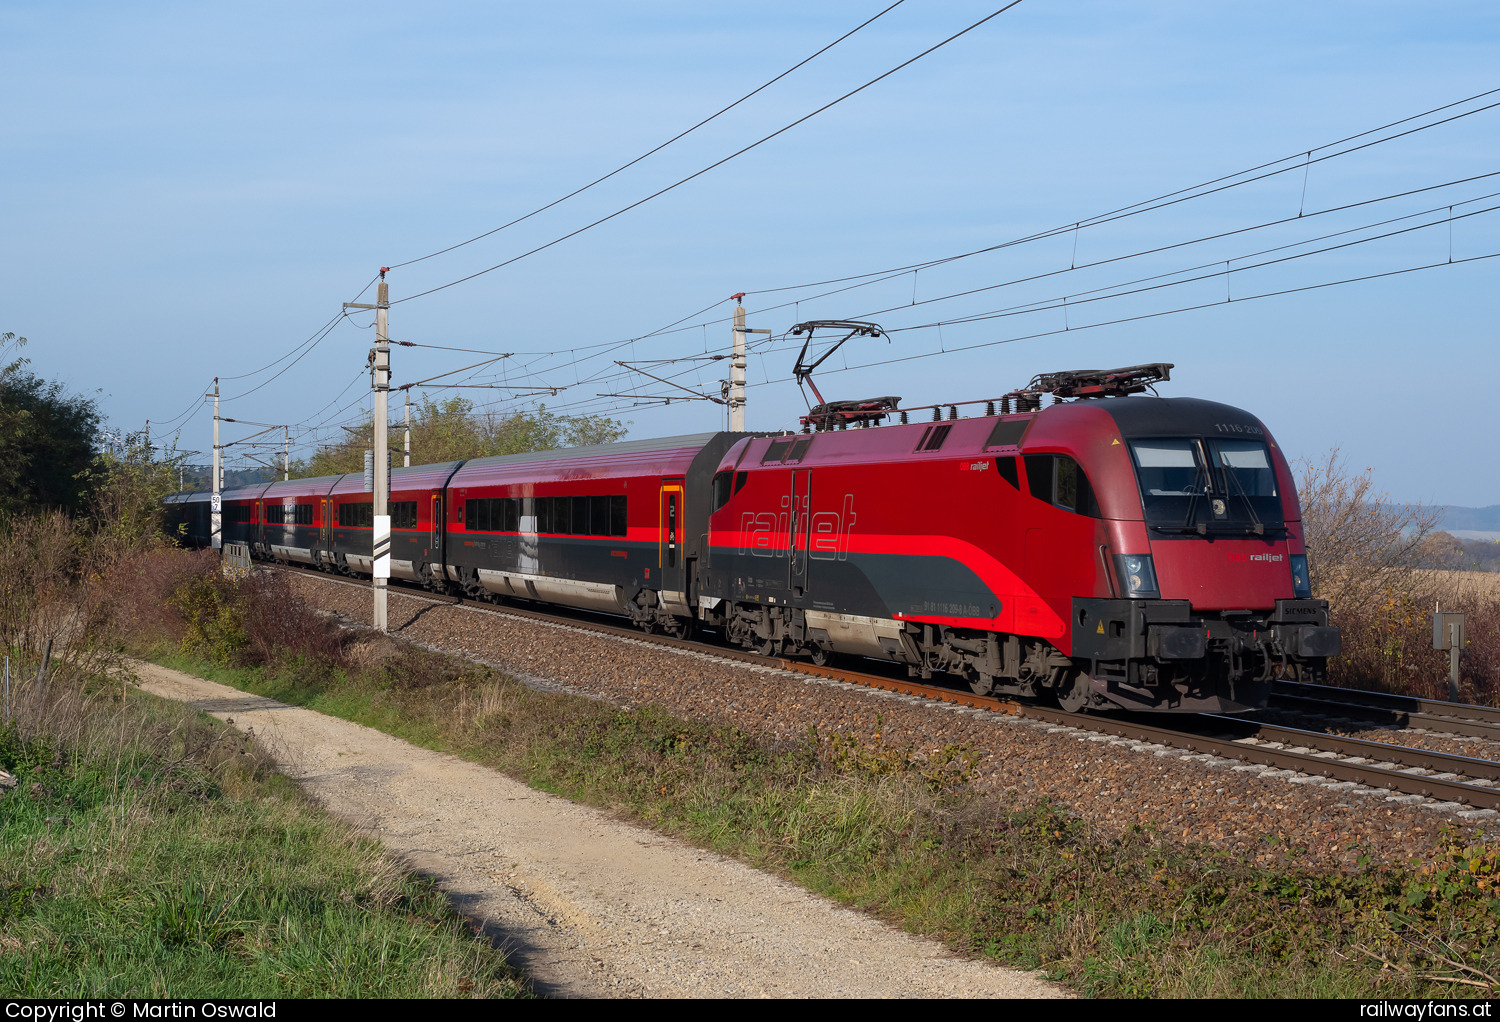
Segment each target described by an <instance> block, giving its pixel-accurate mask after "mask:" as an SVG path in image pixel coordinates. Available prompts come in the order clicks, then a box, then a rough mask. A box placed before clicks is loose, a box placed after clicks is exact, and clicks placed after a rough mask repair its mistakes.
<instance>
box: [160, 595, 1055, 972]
mask: <svg viewBox="0 0 1500 1022" xmlns="http://www.w3.org/2000/svg"><path fill="white" fill-rule="evenodd" d="M398 601H399V598H398V597H394V596H393V597H392V601H391V602H392V603H393V604H395V603H397V602H398ZM136 670H137V674H138V675H139V677H140V679H141V686H142V688H144V689H145V690H146V691H148V692H151V693H153V694H156V695H160V696H165V697H167V698H172V699H179V700H183V701H185V702H188V703H190V704H191V705H193V706H195V707H197V708H199V709H202V710H206V711H208V712H210V713H212V714H213V715H214V716H216V717H219V718H221V719H225V720H227V721H228V722H229V723H232V724H234V725H235V726H236V727H239V728H242V729H246V730H252V729H253V730H254V732H255V735H256V736H257V738H258V739H260V741H261V742H262V743H263V744H264V745H265V746H266V748H267V749H269V750H270V751H271V753H272V754H273V755H274V756H275V757H276V759H277V761H278V762H279V764H280V766H281V768H282V769H283V770H284V771H285V772H286V773H287V774H288V775H289V776H291V777H293V778H295V779H296V780H297V781H299V782H300V783H301V784H302V785H303V787H304V788H305V789H306V790H307V791H308V792H310V793H311V794H312V795H313V796H314V797H316V798H317V799H319V800H320V801H321V802H322V803H323V804H324V805H326V806H327V807H328V808H329V809H331V810H332V811H334V812H336V813H337V814H339V815H341V816H343V817H344V818H346V819H348V820H351V821H353V822H355V823H356V824H358V825H361V826H365V827H368V828H370V829H371V830H372V831H373V832H374V833H375V834H376V835H377V836H378V837H379V838H380V840H381V841H383V842H384V843H385V844H386V846H387V847H389V848H391V849H392V850H394V851H396V852H397V853H399V854H402V855H404V856H405V857H406V858H407V859H408V861H410V862H411V863H412V864H413V865H414V866H415V867H416V868H418V869H421V870H423V871H425V872H428V873H430V874H432V875H433V876H435V877H436V878H437V879H438V880H439V882H440V883H441V884H442V885H443V887H444V888H445V889H446V890H447V891H449V892H450V894H451V895H452V896H453V898H454V900H455V902H456V903H457V905H458V907H459V909H460V910H461V911H463V912H464V913H465V914H466V915H468V916H470V917H471V918H474V919H479V920H484V921H485V922H486V924H487V929H488V930H489V931H490V932H491V933H492V934H494V935H496V936H498V937H501V938H503V939H504V940H505V941H507V943H508V945H509V947H510V948H511V949H512V954H513V958H514V960H515V961H516V963H517V964H518V965H520V966H521V967H522V968H524V969H525V970H526V971H527V973H528V974H529V975H530V976H531V977H532V980H533V982H534V983H535V985H536V987H537V989H538V990H539V992H542V993H547V994H554V995H561V996H584V997H588V996H593V997H598V996H627V997H629V996H649V997H744V996H750V997H1057V996H1062V994H1061V992H1060V991H1059V990H1058V988H1057V987H1055V986H1053V985H1052V984H1049V983H1047V982H1045V981H1044V980H1042V979H1040V978H1039V977H1037V976H1036V975H1033V974H1029V973H1022V972H1016V971H1013V970H1009V969H1001V968H997V967H995V966H991V965H989V964H986V963H984V962H977V961H967V960H963V959H958V958H954V957H952V956H951V955H950V954H949V953H948V952H947V951H946V950H945V949H944V948H943V947H941V946H940V945H938V944H936V943H933V942H931V941H927V940H923V939H920V938H916V937H912V936H910V935H908V934H904V933H900V932H898V931H896V930H893V929H891V928H890V927H888V926H886V925H885V924H883V923H880V922H878V921H876V920H874V919H871V918H870V917H868V916H865V915H862V914H859V913H856V912H851V911H849V910H847V909H841V908H838V907H836V906H834V905H832V904H831V903H829V902H827V901H824V900H822V899H820V898H817V897H815V896H813V895H811V894H809V893H807V892H806V891H804V890H802V889H801V888H799V887H796V886H794V885H792V884H789V883H786V882H785V881H782V880H778V879H776V878H774V877H771V876H769V875H767V874H765V873H761V872H759V871H757V870H754V869H751V868H750V867H748V866H745V865H743V864H741V863H738V862H735V861H733V860H731V859H726V858H724V857H722V856H718V855H713V854H710V853H707V852H702V851H699V850H698V849H695V848H690V847H688V846H686V845H684V844H681V843H680V842H677V841H674V840H671V839H669V838H664V837H662V836H660V835H658V834H655V833H652V832H651V831H648V830H644V829H641V828H639V827H635V826H631V825H629V824H625V823H622V822H620V821H619V820H617V819H614V818H612V817H611V816H609V815H608V814H607V813H604V812H600V811H598V810H595V809H591V808H587V807H584V806H579V805H575V804H573V803H571V802H567V801H565V800H563V799H559V798H554V797H552V796H550V795H545V794H542V793H539V792H536V791H533V790H532V789H530V788H527V787H525V786H524V785H522V784H520V783H519V782H516V781H513V780H511V779H510V778H508V777H506V776H504V775H503V774H499V773H496V772H495V771H493V770H489V769H486V768H484V767H480V766H476V765H474V764H472V763H466V762H464V761H463V760H460V759H456V758H455V757H452V756H447V755H443V754H440V753H435V752H430V751H428V750H425V749H420V748H417V747H415V746H413V745H410V744H408V743H406V742H403V741H401V740H399V739H396V738H392V737H390V736H389V735H386V734H383V733H382V732H379V731H375V730H372V729H371V728H367V727H363V726H361V725H359V724H352V723H350V722H348V721H343V720H338V719H336V718H333V717H327V716H324V715H323V714H319V713H314V712H313V711H311V710H305V709H301V708H298V707H292V706H287V705H285V704H282V703H278V702H275V701H273V700H270V699H265V698H262V697H260V696H255V695H250V694H248V693H245V692H240V691H237V690H236V689H232V688H229V687H227V686H224V685H219V684H216V683H214V682H211V681H204V680H203V679H201V678H196V677H193V676H192V675H188V674H183V673H181V672H179V671H173V670H169V669H167V668H164V667H158V666H156V665H154V664H139V665H137V668H136Z"/></svg>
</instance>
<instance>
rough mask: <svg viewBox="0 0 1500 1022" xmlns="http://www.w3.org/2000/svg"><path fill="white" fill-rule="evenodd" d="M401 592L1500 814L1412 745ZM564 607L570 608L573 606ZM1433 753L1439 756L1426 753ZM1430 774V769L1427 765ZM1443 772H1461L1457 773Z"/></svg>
mask: <svg viewBox="0 0 1500 1022" xmlns="http://www.w3.org/2000/svg"><path fill="white" fill-rule="evenodd" d="M276 567H278V568H282V569H287V568H292V569H294V570H296V571H298V572H301V573H305V574H308V575H311V576H313V577H321V578H324V579H325V580H327V581H331V582H335V583H338V584H343V585H352V586H357V587H360V588H363V585H362V584H361V583H359V582H355V581H351V580H346V579H343V578H339V577H338V576H333V575H329V574H328V573H326V572H320V571H316V570H315V569H312V568H310V567H304V566H302V565H277V566H276ZM391 581H392V582H393V583H394V582H397V581H398V580H396V579H392V580H391ZM400 588H401V589H402V590H403V591H404V592H405V594H406V595H410V596H413V597H416V598H418V599H426V600H430V601H431V602H433V603H443V604H448V605H451V606H465V607H470V608H472V609H475V610H480V611H484V612H487V613H492V614H496V615H501V616H504V615H510V616H513V617H518V618H522V619H526V620H533V621H538V622H543V623H546V624H552V625H562V626H565V627H569V628H578V629H581V630H583V631H592V632H598V633H601V634H605V635H612V636H617V637H620V638H626V639H633V640H636V641H639V642H646V643H649V644H652V645H658V646H664V647H667V648H672V649H679V650H682V651H685V652H691V653H695V654H698V655H699V656H704V655H707V656H713V657H718V658H720V659H724V660H732V661H735V662H739V663H745V664H749V665H752V666H755V667H761V668H766V667H770V668H774V669H779V670H784V671H790V672H794V673H797V674H807V675H812V676H814V677H819V678H823V679H826V680H830V681H837V682H842V683H845V684H850V685H858V686H862V687H865V688H872V689H878V690H882V691H886V692H891V693H894V694H897V695H906V696H915V697H917V698H921V699H926V700H929V701H932V702H937V703H949V704H954V705H958V706H962V707H969V708H972V709H976V710H988V711H991V712H994V713H1003V714H1006V715H1008V716H1013V717H1029V718H1031V719H1033V720H1040V721H1044V722H1046V723H1050V724H1056V725H1058V726H1061V727H1072V728H1078V729H1080V730H1085V731H1094V732H1097V733H1099V734H1107V735H1114V736H1116V737H1119V738H1125V739H1129V740H1134V741H1140V742H1146V743H1150V744H1155V745H1162V746H1166V747H1168V748H1173V749H1181V750H1183V751H1185V752H1188V753H1208V754H1211V755H1215V756H1219V757H1221V758H1225V759H1234V760H1240V761H1242V762H1245V763H1250V764H1255V765H1260V766H1268V767H1272V768H1274V769H1278V770H1289V771H1293V772H1295V773H1299V774H1308V775H1311V776H1316V777H1327V778H1331V779H1333V780H1335V781H1352V782H1354V783H1355V784H1361V785H1365V786H1367V787H1370V788H1383V789H1387V790H1391V791H1399V792H1402V793H1404V794H1409V795H1421V796H1424V797H1427V798H1434V799H1440V800H1442V801H1445V802H1454V803H1459V804H1463V805H1469V806H1473V807H1475V808H1482V809H1500V789H1496V788H1489V787H1485V786H1484V785H1479V784H1468V783H1465V782H1463V781H1459V780H1450V779H1446V778H1442V777H1436V776H1424V775H1420V774H1411V773H1406V772H1403V770H1402V768H1401V767H1400V765H1399V763H1397V762H1396V761H1395V760H1394V759H1393V757H1395V756H1402V755H1404V756H1408V757H1415V756H1417V755H1418V754H1421V753H1423V752H1424V750H1416V749H1409V748H1407V747H1406V746H1394V745H1386V744H1383V743H1380V742H1368V741H1364V740H1362V739H1338V741H1339V742H1343V743H1346V744H1348V745H1349V746H1350V747H1358V748H1361V749H1367V750H1368V751H1370V752H1371V754H1376V750H1378V754H1379V755H1380V756H1381V757H1382V761H1383V762H1385V763H1387V764H1389V765H1388V766H1381V765H1380V764H1379V763H1371V762H1363V763H1357V762H1351V761H1349V760H1340V759H1337V758H1331V757H1330V756H1329V755H1327V753H1328V752H1333V751H1335V750H1323V751H1324V755H1318V754H1316V753H1313V752H1305V753H1304V752H1293V751H1291V750H1290V749H1273V748H1270V747H1269V746H1263V745H1250V744H1246V743H1245V741H1244V739H1243V738H1238V739H1237V738H1233V737H1218V736H1215V735H1206V734H1199V733H1194V732H1192V731H1183V730H1174V729H1172V728H1169V727H1163V726H1160V725H1156V724H1142V723H1139V722H1136V721H1133V720H1126V719H1121V718H1115V717H1106V716H1101V715H1095V714H1086V713H1068V712H1067V711H1065V710H1060V709H1053V708H1050V707H1044V706H1035V705H1030V704H1022V703H1017V702H1013V701H1010V700H1005V699H997V698H995V697H994V696H981V695H976V694H974V693H972V692H964V691H961V690H959V689H952V688H943V687H941V686H937V685H925V684H922V683H921V682H917V681H909V680H903V679H896V678H886V677H882V676H880V675H878V674H868V673H866V672H863V671H851V670H846V669H843V668H837V667H827V666H819V665H817V664H813V663H809V662H807V661H801V660H789V659H786V658H784V657H774V658H773V657H767V656H762V655H760V654H757V653H750V652H747V651H744V650H738V649H726V648H723V647H719V646H713V645H709V644H708V643H703V642H695V641H693V640H689V639H678V638H674V637H672V636H669V635H655V634H652V633H650V632H643V631H641V630H640V629H637V628H633V627H629V628H628V627H623V626H620V625H614V624H606V623H604V622H600V621H596V620H593V619H592V618H591V617H584V616H575V615H574V614H571V613H570V614H567V615H562V614H557V613H549V612H543V611H536V610H528V609H523V608H519V607H514V606H510V605H506V606H504V607H497V606H496V605H495V604H493V603H491V602H489V601H487V600H475V599H472V598H469V597H464V596H457V597H455V596H444V595H439V594H435V593H433V592H431V591H430V590H428V589H426V588H425V587H423V586H420V585H416V584H413V583H405V584H403V585H401V587H400ZM559 609H564V610H566V609H569V608H559ZM587 613H588V612H586V611H584V612H579V615H582V614H587ZM1209 716H1210V715H1207V714H1195V715H1193V717H1192V718H1190V719H1202V718H1204V717H1209ZM1236 720H1237V718H1229V717H1225V718H1217V717H1215V718H1213V723H1214V724H1215V725H1216V726H1219V725H1227V724H1229V723H1231V722H1234V721H1236ZM1252 723H1254V722H1252ZM1261 727H1262V728H1263V730H1262V732H1261V733H1263V734H1264V733H1267V732H1275V731H1280V732H1284V733H1286V734H1288V735H1293V734H1295V735H1296V736H1297V737H1298V739H1299V740H1300V739H1301V738H1303V737H1306V738H1308V739H1313V738H1319V737H1321V738H1324V739H1328V738H1331V737H1333V736H1326V735H1324V736H1319V735H1318V734H1317V733H1316V732H1302V731H1298V730H1297V729H1295V728H1274V727H1272V726H1270V725H1262V726H1261ZM1219 729H1220V730H1221V731H1222V730H1223V727H1222V726H1220V727H1219ZM1355 743H1357V745H1356V744H1355ZM1427 755H1440V754H1436V753H1427ZM1356 758H1360V759H1363V758H1365V757H1363V756H1360V757H1356ZM1449 758H1450V759H1455V760H1457V759H1466V757H1449ZM1470 762H1474V763H1483V762H1484V761H1482V760H1473V761H1470ZM1489 765H1490V767H1491V769H1496V770H1500V764H1489ZM1423 769H1431V768H1428V767H1423ZM1444 772H1452V773H1457V772H1458V771H1444Z"/></svg>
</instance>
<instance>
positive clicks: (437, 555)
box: [427, 493, 443, 564]
mask: <svg viewBox="0 0 1500 1022" xmlns="http://www.w3.org/2000/svg"><path fill="white" fill-rule="evenodd" d="M442 528H443V495H442V494H441V493H434V494H433V495H432V535H431V536H430V537H429V538H428V547H427V556H428V558H430V559H431V560H432V561H434V562H437V563H439V564H440V563H442V560H443V533H442Z"/></svg>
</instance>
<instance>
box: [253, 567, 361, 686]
mask: <svg viewBox="0 0 1500 1022" xmlns="http://www.w3.org/2000/svg"><path fill="white" fill-rule="evenodd" d="M239 607H240V612H241V614H242V618H243V626H244V632H245V639H246V650H247V652H248V653H249V654H250V656H251V657H252V658H253V659H254V661H255V662H257V663H263V664H268V663H274V662H275V661H276V660H278V659H280V658H281V657H283V656H287V655H292V656H303V657H308V658H311V659H313V660H316V661H318V662H320V663H325V664H343V663H344V661H345V656H344V648H345V646H346V645H347V643H348V641H349V633H347V632H345V631H344V630H343V629H341V628H339V627H338V625H337V624H335V623H334V622H333V621H330V620H329V619H328V618H326V617H324V616H322V615H320V614H318V613H317V611H316V610H315V609H314V608H313V607H311V606H310V605H308V603H307V601H306V600H304V599H303V598H302V597H300V596H298V595H297V594H296V593H294V592H292V588H291V585H290V584H289V583H288V581H287V577H286V576H285V575H283V574H281V573H280V572H268V571H261V572H257V573H255V574H254V575H252V576H250V577H249V578H248V579H245V580H244V581H243V582H242V583H240V585H239Z"/></svg>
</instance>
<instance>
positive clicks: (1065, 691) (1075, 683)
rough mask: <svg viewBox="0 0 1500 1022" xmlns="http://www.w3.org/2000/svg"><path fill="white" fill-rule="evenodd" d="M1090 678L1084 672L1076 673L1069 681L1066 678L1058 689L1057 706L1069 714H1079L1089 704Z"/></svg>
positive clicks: (1065, 677)
mask: <svg viewBox="0 0 1500 1022" xmlns="http://www.w3.org/2000/svg"><path fill="white" fill-rule="evenodd" d="M1090 694H1091V693H1090V691H1089V677H1088V675H1087V674H1085V673H1084V672H1082V671H1075V672H1074V673H1073V675H1072V677H1071V679H1069V678H1068V677H1067V676H1064V680H1063V683H1062V684H1061V685H1059V686H1058V689H1057V705H1058V706H1061V707H1062V708H1063V709H1064V710H1066V711H1067V712H1068V713H1079V712H1081V711H1082V710H1083V708H1084V707H1086V706H1087V705H1088V704H1089V696H1090Z"/></svg>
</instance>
